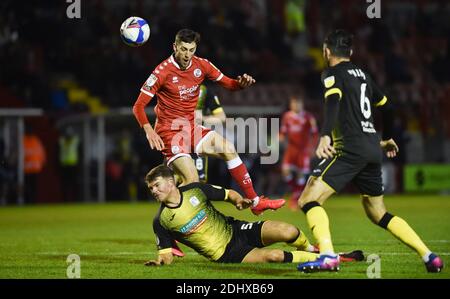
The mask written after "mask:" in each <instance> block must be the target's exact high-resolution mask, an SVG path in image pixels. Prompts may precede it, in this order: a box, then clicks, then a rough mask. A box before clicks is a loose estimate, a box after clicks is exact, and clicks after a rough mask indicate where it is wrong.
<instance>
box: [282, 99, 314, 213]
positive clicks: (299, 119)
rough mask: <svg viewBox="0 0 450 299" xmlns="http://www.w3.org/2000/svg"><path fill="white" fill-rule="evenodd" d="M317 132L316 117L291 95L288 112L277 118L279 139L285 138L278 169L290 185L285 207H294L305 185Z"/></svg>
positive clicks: (295, 207) (294, 208) (296, 206)
mask: <svg viewBox="0 0 450 299" xmlns="http://www.w3.org/2000/svg"><path fill="white" fill-rule="evenodd" d="M318 134H319V133H318V130H317V123H316V120H315V118H314V116H313V115H312V114H310V113H309V112H307V111H306V110H305V109H304V103H303V100H302V99H301V98H297V97H291V98H290V99H289V111H287V112H286V113H285V114H284V115H283V118H282V120H281V130H280V141H282V142H283V141H284V140H285V139H286V138H287V148H286V150H285V151H284V155H283V162H282V165H281V169H282V173H283V177H284V179H285V181H286V182H287V183H288V185H289V186H290V187H291V192H292V193H291V198H290V199H289V208H291V209H292V210H297V209H298V205H297V199H298V198H299V196H300V194H301V192H302V191H303V189H304V188H305V183H306V179H307V176H308V175H309V172H310V165H309V162H310V159H311V156H312V155H313V153H314V148H315V146H316V143H317V141H318Z"/></svg>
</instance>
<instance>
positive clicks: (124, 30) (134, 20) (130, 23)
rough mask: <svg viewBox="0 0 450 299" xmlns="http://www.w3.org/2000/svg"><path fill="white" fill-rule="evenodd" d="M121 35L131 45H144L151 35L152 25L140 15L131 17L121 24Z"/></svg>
mask: <svg viewBox="0 0 450 299" xmlns="http://www.w3.org/2000/svg"><path fill="white" fill-rule="evenodd" d="M120 36H121V37H122V40H123V41H124V42H125V43H126V44H127V45H129V46H132V47H138V46H141V45H143V44H144V43H145V42H146V41H147V40H148V38H149V36H150V26H149V25H148V23H147V21H146V20H144V19H143V18H140V17H129V18H128V19H126V20H125V21H124V22H123V23H122V25H121V26H120Z"/></svg>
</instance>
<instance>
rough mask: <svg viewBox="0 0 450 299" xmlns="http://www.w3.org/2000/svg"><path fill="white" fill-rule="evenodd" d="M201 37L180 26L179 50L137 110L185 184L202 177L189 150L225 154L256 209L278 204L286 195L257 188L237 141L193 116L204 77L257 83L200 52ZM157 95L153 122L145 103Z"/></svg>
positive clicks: (236, 85)
mask: <svg viewBox="0 0 450 299" xmlns="http://www.w3.org/2000/svg"><path fill="white" fill-rule="evenodd" d="M199 41H200V34H199V33H197V32H195V31H192V30H189V29H182V30H180V31H178V33H177V34H176V36H175V42H174V44H173V51H174V53H173V54H172V55H171V56H170V57H169V58H167V59H166V60H164V61H163V62H161V63H160V64H159V65H158V66H157V67H156V68H155V69H154V70H153V72H152V74H151V75H150V77H149V78H148V79H147V81H146V82H145V83H144V85H143V86H142V88H141V92H140V94H139V97H138V99H137V101H136V103H135V104H134V106H133V113H134V115H135V117H136V119H137V120H138V122H139V124H140V125H141V127H142V128H143V129H144V130H145V133H146V137H147V139H148V142H149V144H150V147H151V148H152V149H157V150H159V151H162V152H163V154H164V156H165V158H166V159H167V164H168V165H169V166H170V167H171V168H172V169H173V170H174V171H175V173H176V174H177V176H178V177H179V179H180V180H181V181H182V185H186V184H189V183H193V182H198V181H199V178H198V173H197V171H196V168H195V165H194V163H193V160H192V158H191V156H190V153H192V152H194V153H196V154H199V155H206V156H211V157H216V158H221V159H223V160H225V161H226V163H227V166H228V170H229V172H230V174H231V176H232V177H233V179H234V180H235V181H236V182H237V183H238V185H239V186H240V188H241V189H242V191H243V192H244V194H245V197H247V198H250V199H253V207H252V212H253V213H254V214H255V215H259V214H261V213H262V212H263V211H264V210H267V209H273V210H275V209H278V208H280V207H281V206H283V205H284V203H285V201H284V200H283V199H277V200H270V199H269V198H267V197H264V196H258V195H257V194H256V192H255V190H254V189H253V184H252V180H251V178H250V175H249V174H248V171H247V168H246V166H245V165H244V164H243V163H242V160H241V159H240V158H239V155H238V154H237V152H236V149H235V148H234V146H233V144H232V143H230V142H229V141H227V140H226V139H225V138H223V137H222V136H221V135H220V134H218V133H217V132H215V131H211V130H209V129H207V128H206V127H203V126H200V125H197V124H195V122H194V114H195V113H194V111H195V107H196V106H197V101H198V97H199V92H200V85H201V84H202V82H203V81H204V80H205V79H208V80H211V81H215V82H217V83H218V84H220V85H221V86H223V87H225V88H226V89H229V90H240V89H244V88H246V87H249V86H251V85H252V84H253V83H255V80H254V79H253V78H252V77H251V76H249V75H247V74H243V75H242V76H238V77H237V79H231V78H229V77H227V76H225V75H224V74H223V73H222V72H221V71H220V70H219V69H218V68H217V67H215V66H214V65H213V64H212V63H211V62H209V61H208V60H207V59H204V58H200V57H198V56H195V55H194V54H195V51H196V50H197V45H198V43H199ZM155 95H156V96H157V98H158V103H157V105H156V106H155V113H156V118H157V119H156V122H155V125H154V128H153V127H152V126H151V125H150V123H149V121H148V119H147V116H146V114H145V110H144V109H145V106H146V105H147V104H148V103H149V102H150V100H151V99H152V98H153V97H154V96H155Z"/></svg>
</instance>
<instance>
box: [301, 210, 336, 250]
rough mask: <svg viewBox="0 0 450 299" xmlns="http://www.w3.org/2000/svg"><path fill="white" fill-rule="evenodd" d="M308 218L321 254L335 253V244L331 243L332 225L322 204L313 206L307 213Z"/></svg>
mask: <svg viewBox="0 0 450 299" xmlns="http://www.w3.org/2000/svg"><path fill="white" fill-rule="evenodd" d="M306 220H307V221H308V224H309V227H310V228H311V231H312V233H313V236H314V238H316V240H317V242H318V243H319V249H320V253H321V254H323V253H324V254H334V249H333V244H332V243H331V235H330V225H329V221H328V216H327V213H326V212H325V210H324V209H323V208H322V207H321V206H316V207H313V208H311V209H310V210H309V211H308V212H307V213H306Z"/></svg>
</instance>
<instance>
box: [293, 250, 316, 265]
mask: <svg viewBox="0 0 450 299" xmlns="http://www.w3.org/2000/svg"><path fill="white" fill-rule="evenodd" d="M291 253H292V262H293V263H306V262H312V261H315V260H316V259H317V258H318V257H319V255H318V254H317V253H312V252H306V251H291Z"/></svg>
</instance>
